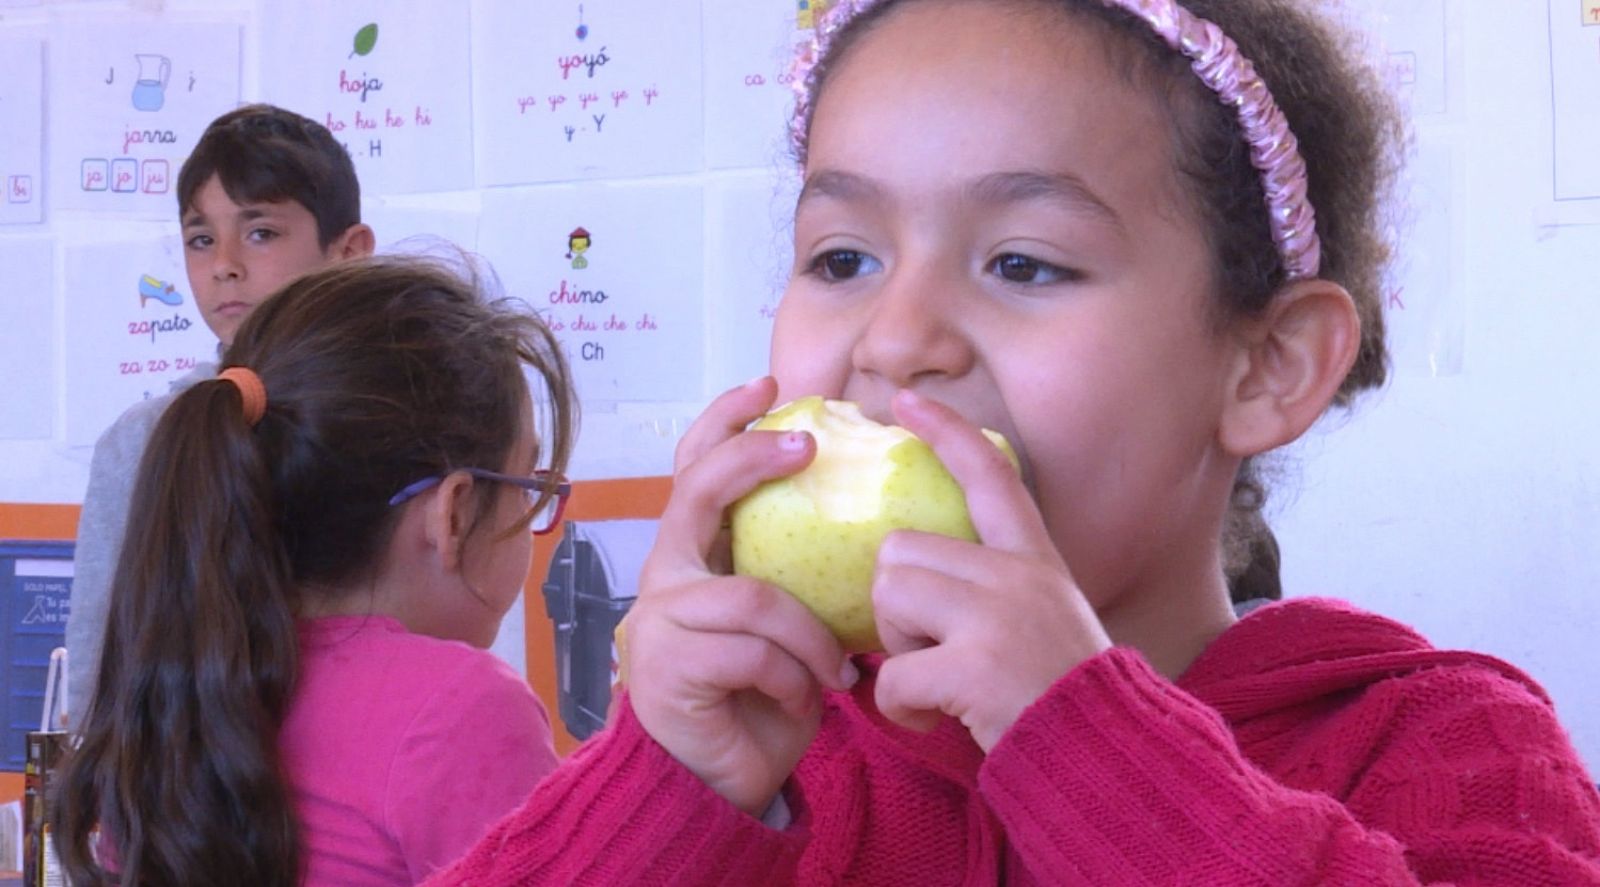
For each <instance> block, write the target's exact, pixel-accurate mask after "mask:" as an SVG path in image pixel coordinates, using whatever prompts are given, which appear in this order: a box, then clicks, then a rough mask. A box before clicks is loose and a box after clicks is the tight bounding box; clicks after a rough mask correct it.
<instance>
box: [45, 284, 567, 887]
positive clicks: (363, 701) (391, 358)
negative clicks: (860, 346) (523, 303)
mask: <svg viewBox="0 0 1600 887" xmlns="http://www.w3.org/2000/svg"><path fill="white" fill-rule="evenodd" d="M223 366H224V367H226V369H225V370H224V371H223V372H222V373H221V374H220V375H219V376H218V377H217V378H216V379H214V380H212V381H210V382H204V383H201V384H198V385H195V386H194V387H193V388H191V389H189V390H188V391H186V392H184V393H183V394H182V395H181V396H179V397H178V398H177V399H176V400H175V401H174V402H173V404H172V405H171V407H170V408H169V409H168V410H167V411H166V413H165V415H164V416H163V417H162V419H161V421H160V424H159V425H158V426H157V428H156V431H155V434H154V436H153V438H152V439H151V442H150V446H149V447H148V449H147V450H146V452H145V456H144V459H143V462H142V464H141V465H140V468H139V477H138V481H137V484H136V489H135V494H134V498H133V506H132V512H131V518H130V522H129V529H128V535H127V539H126V543H125V545H124V546H123V549H122V557H121V562H120V564H119V567H118V570H117V574H116V580H115V584H114V586H113V591H112V598H113V600H112V608H111V619H110V625H109V628H108V633H107V637H106V643H105V650H104V654H103V658H102V661H101V667H100V673H99V683H98V688H97V691H96V694H95V696H94V698H93V700H92V701H91V704H90V709H89V711H88V713H87V716H86V717H85V719H84V721H83V725H82V731H81V742H80V744H79V745H78V746H77V748H76V750H75V751H74V752H73V753H72V754H71V755H70V756H69V759H68V760H67V762H66V763H65V766H64V770H63V773H62V777H61V779H60V782H59V795H58V797H57V798H56V804H55V805H54V814H53V822H52V825H53V829H54V833H55V836H56V845H57V848H58V852H59V854H60V857H61V860H62V863H63V865H64V867H65V868H66V870H67V872H68V874H69V876H70V878H71V879H72V882H73V883H75V884H103V883H119V884H123V885H144V884H161V885H189V884H193V885H201V884H205V885H211V884H253V885H294V884H301V883H306V884H339V885H358V884H410V883H414V882H416V881H418V880H420V879H422V878H423V877H425V876H426V875H427V874H428V873H429V872H430V871H432V870H433V869H435V868H437V867H439V866H441V865H443V864H445V863H447V862H449V861H450V860H451V859H453V858H454V857H456V856H457V855H459V854H460V853H461V852H462V851H464V850H465V849H466V848H467V847H468V846H469V845H470V844H471V843H472V842H473V841H474V840H475V839H476V838H477V837H478V836H479V835H480V834H481V833H482V832H483V831H484V830H485V828H486V827H487V826H488V825H489V824H490V823H491V822H493V821H494V820H495V819H497V818H499V817H500V816H501V815H503V814H504V813H506V812H508V811H509V810H510V809H511V808H512V807H513V806H515V804H516V803H517V802H518V801H520V800H521V799H522V798H524V797H525V796H526V795H527V793H528V792H529V790H530V789H531V788H532V787H533V785H534V784H535V783H536V782H537V781H538V780H539V779H540V778H541V777H542V776H543V775H544V774H545V773H547V772H548V771H549V770H550V769H552V768H553V767H554V766H555V764H556V758H555V753H554V749H553V747H552V745H551V737H550V728H549V722H548V718H547V716H546V714H545V711H544V709H543V707H542V706H541V705H540V703H539V701H538V699H537V698H536V697H535V696H534V695H533V693H532V692H531V691H530V689H529V688H528V686H527V684H526V683H525V682H524V681H522V680H521V679H520V678H519V677H518V676H517V675H516V674H515V673H514V672H512V671H511V670H510V669H509V668H508V667H506V666H505V665H504V664H502V663H500V662H499V660H497V659H495V658H494V657H493V656H492V655H490V654H489V653H487V652H485V651H484V650H483V649H482V648H484V647H487V646H488V645H489V643H490V642H491V641H492V640H493V638H494V636H495V632H496V630H497V628H498V626H499V623H500V620H501V618H502V617H503V616H504V615H505V613H506V610H507V609H508V608H509V607H510V606H511V604H512V603H513V601H514V600H515V598H516V596H517V594H518V592H519V591H520V589H521V586H522V583H523V580H524V579H525V577H526V574H527V570H528V564H529V557H530V554H531V544H532V543H531V540H530V533H529V531H530V529H531V530H533V531H534V532H544V531H548V530H549V529H551V528H552V527H553V525H554V522H553V520H551V518H552V517H553V516H556V515H558V513H559V507H560V505H561V503H562V502H563V501H564V498H565V496H566V491H567V486H566V484H565V482H564V480H563V479H562V471H563V469H564V468H565V466H566V463H567V458H568V455H569V452H570V449H571V445H572V440H573V434H574V422H575V406H574V400H573V397H572V392H571V384H570V379H569V375H568V369H567V366H566V363H565V361H564V359H563V358H562V356H561V351H560V348H559V346H558V344H557V343H556V341H555V340H554V339H553V337H552V336H551V334H550V333H549V331H548V330H546V329H545V328H544V327H543V326H542V325H541V324H540V323H539V322H538V320H537V319H535V318H534V317H533V316H531V315H530V314H528V313H525V312H519V311H516V310H513V309H512V308H510V307H508V306H506V305H505V304H502V303H498V302H494V303H491V302H489V301H486V299H485V298H484V296H483V294H482V292H481V291H480V288H479V285H478V282H477V279H476V278H472V277H464V276H463V275H461V274H459V273H458V272H457V271H456V270H455V269H452V268H449V267H447V266H445V265H443V264H441V263H438V262H435V261H432V260H426V259H418V258H397V257H389V258H380V259H371V260H364V261H359V262H355V263H347V264H341V265H339V266H336V267H334V268H331V269H329V270H325V271H320V272H317V273H314V274H311V275H309V276H307V277H304V278H301V279H300V280H298V281H296V282H294V283H292V284H290V285H288V286H287V287H286V288H285V289H284V290H282V291H281V292H280V293H279V294H277V295H276V296H274V297H273V298H272V299H270V300H269V301H267V302H266V303H264V304H263V305H262V306H261V307H260V308H259V309H258V310H257V311H256V312H255V313H254V315H253V316H252V317H251V318H250V319H249V320H248V321H247V322H246V323H245V325H244V326H243V327H242V328H241V329H240V330H239V332H238V334H237V336H236V338H235V340H234V343H233V345H232V346H231V347H230V348H229V349H228V351H227V353H226V355H225V356H224V360H223ZM529 379H532V380H534V384H536V385H537V386H538V387H537V390H534V391H530V388H529V382H528V381H527V380H529ZM97 833H98V834H97Z"/></svg>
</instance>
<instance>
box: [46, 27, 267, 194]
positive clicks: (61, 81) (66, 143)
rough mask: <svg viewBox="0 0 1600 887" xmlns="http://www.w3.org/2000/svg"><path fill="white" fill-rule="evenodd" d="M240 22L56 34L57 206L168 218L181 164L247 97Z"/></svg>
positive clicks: (53, 123) (59, 30)
mask: <svg viewBox="0 0 1600 887" xmlns="http://www.w3.org/2000/svg"><path fill="white" fill-rule="evenodd" d="M239 42H240V29H239V26H238V25H237V24H228V23H212V22H172V21H163V20H159V19H148V18H129V19H127V20H126V21H123V22H120V23H103V22H97V23H94V24H82V23H74V24H72V25H71V26H70V27H69V26H68V25H66V24H58V25H57V26H56V29H55V32H54V34H53V35H52V36H51V38H50V54H49V59H50V76H49V84H50V94H49V95H50V98H49V102H50V153H51V157H52V165H51V172H50V177H51V185H52V190H51V202H52V203H51V205H52V206H54V207H57V208H60V209H72V210H94V211H97V212H114V213H127V214H132V215H140V216H147V217H151V218H161V219H169V218H173V217H174V216H176V214H177V201H176V198H175V197H174V196H173V192H174V188H175V186H176V179H177V176H178V169H179V167H181V166H183V161H184V159H185V158H186V157H188V155H189V152H190V151H191V150H192V149H193V148H194V144H195V142H196V141H198V140H199V138H200V133H201V132H203V131H204V130H205V128H206V125H207V124H209V123H210V122H211V121H212V119H214V118H215V117H217V116H218V115H220V114H221V113H222V112H224V111H228V110H231V109H232V108H234V107H235V106H237V105H238V104H239V45H240V44H239Z"/></svg>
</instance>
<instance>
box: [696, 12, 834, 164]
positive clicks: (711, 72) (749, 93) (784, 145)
mask: <svg viewBox="0 0 1600 887" xmlns="http://www.w3.org/2000/svg"><path fill="white" fill-rule="evenodd" d="M812 5H813V4H811V3H808V2H805V0H802V2H801V3H800V7H801V8H800V9H798V10H797V9H796V7H795V0H750V2H742V3H718V4H707V5H706V6H705V7H704V8H703V10H702V13H701V14H702V16H703V21H704V30H705V40H706V132H707V133H709V134H710V137H709V138H707V139H706V165H707V166H709V167H710V168H712V169H728V168H733V167H749V166H757V167H773V166H782V165H785V164H788V163H790V162H792V155H791V152H790V149H789V141H788V136H789V131H788V127H789V118H790V116H791V114H792V112H793V110H794V89H793V87H792V84H793V78H792V77H791V75H790V73H789V69H790V67H791V65H792V63H793V61H794V54H795V48H796V46H797V45H798V44H801V43H803V42H806V41H809V40H810V39H811V35H812V34H813V30H812V27H811V26H812V22H813V21H815V13H816V10H814V9H811V8H810V6H812ZM713 6H714V7H715V8H713Z"/></svg>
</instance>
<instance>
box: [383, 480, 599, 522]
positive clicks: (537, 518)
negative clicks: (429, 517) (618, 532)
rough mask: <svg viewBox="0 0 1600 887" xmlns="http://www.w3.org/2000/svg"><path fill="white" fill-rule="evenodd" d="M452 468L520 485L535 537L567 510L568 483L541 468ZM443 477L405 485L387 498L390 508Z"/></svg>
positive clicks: (569, 488) (408, 499) (440, 481)
mask: <svg viewBox="0 0 1600 887" xmlns="http://www.w3.org/2000/svg"><path fill="white" fill-rule="evenodd" d="M456 470H457V471H464V472H466V473H467V474H470V475H472V476H473V477H476V478H479V479H481V480H487V481H494V482H495V483H502V484H510V485H512V486H514V487H521V488H522V491H523V492H524V493H526V494H527V496H528V506H529V507H530V508H532V509H534V511H533V515H532V517H531V519H530V521H529V524H528V525H529V528H530V529H531V530H533V535H535V536H543V535H545V534H547V533H549V532H551V531H553V530H555V528H556V527H558V526H560V525H561V513H562V512H563V511H565V510H566V509H567V499H568V497H570V496H571V495H572V484H571V482H569V481H568V480H567V479H566V478H564V477H562V476H561V475H559V474H556V473H555V472H553V471H548V470H546V469H543V468H541V469H539V470H538V471H535V472H534V473H533V475H532V476H531V477H530V476H523V475H517V474H501V473H500V472H498V471H489V470H487V469H484V468H458V469H456ZM444 478H445V476H444V475H434V476H433V477H425V478H423V479H422V480H419V481H417V482H416V483H413V484H407V485H406V486H405V487H404V488H403V489H402V490H400V492H398V493H395V494H394V495H393V496H391V497H389V505H390V507H393V506H395V505H400V504H403V503H405V502H409V501H410V500H412V499H415V498H416V497H417V496H419V495H421V494H422V493H424V492H426V491H427V490H430V489H432V488H434V487H436V486H438V485H439V484H441V483H443V482H444Z"/></svg>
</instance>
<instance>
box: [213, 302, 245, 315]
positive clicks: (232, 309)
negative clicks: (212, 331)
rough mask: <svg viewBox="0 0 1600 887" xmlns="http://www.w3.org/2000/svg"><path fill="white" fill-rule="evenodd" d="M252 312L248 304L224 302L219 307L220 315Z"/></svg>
mask: <svg viewBox="0 0 1600 887" xmlns="http://www.w3.org/2000/svg"><path fill="white" fill-rule="evenodd" d="M249 310H250V305H249V303H247V302H223V303H222V304H221V305H218V306H217V313H218V314H243V313H244V312H246V311H249Z"/></svg>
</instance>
